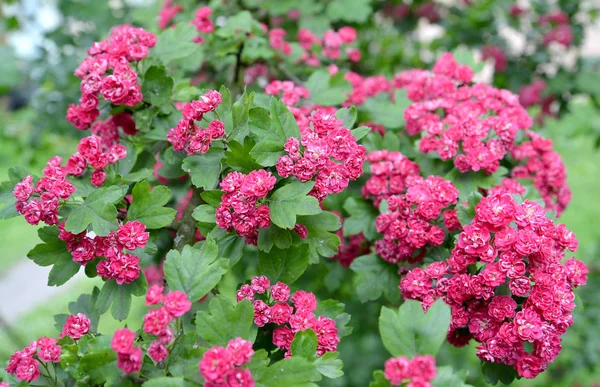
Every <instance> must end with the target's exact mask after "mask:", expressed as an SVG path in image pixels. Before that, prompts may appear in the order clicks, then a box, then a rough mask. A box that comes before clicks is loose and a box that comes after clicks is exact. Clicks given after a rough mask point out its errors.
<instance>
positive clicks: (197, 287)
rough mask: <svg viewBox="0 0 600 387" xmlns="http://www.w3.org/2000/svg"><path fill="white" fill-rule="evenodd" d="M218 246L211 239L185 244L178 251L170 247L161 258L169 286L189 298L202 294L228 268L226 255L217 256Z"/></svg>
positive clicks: (196, 297) (214, 283)
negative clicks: (194, 246) (197, 243)
mask: <svg viewBox="0 0 600 387" xmlns="http://www.w3.org/2000/svg"><path fill="white" fill-rule="evenodd" d="M218 254H219V250H218V248H217V244H216V243H215V241H214V240H213V239H207V240H206V241H204V242H203V243H202V244H201V247H200V248H193V247H191V246H185V247H184V248H183V251H182V252H181V253H180V252H178V251H177V250H171V251H169V253H168V254H167V258H166V260H165V277H166V278H167V283H168V284H169V287H171V289H175V290H181V291H182V292H185V293H186V294H187V295H188V298H189V299H190V300H191V301H196V300H199V299H200V298H202V297H203V296H205V295H206V294H207V293H208V292H210V291H211V289H212V288H214V287H215V286H216V285H217V284H218V283H219V281H220V280H221V277H223V274H225V273H226V272H227V270H229V262H228V260H227V259H226V258H217V257H218Z"/></svg>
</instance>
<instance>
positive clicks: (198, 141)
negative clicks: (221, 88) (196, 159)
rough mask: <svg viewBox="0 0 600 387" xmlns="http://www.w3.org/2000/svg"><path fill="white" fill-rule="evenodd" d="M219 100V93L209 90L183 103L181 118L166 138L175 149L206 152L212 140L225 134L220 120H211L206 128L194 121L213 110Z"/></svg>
mask: <svg viewBox="0 0 600 387" xmlns="http://www.w3.org/2000/svg"><path fill="white" fill-rule="evenodd" d="M221 102H223V98H222V97H221V93H219V92H218V91H216V90H210V91H208V92H207V93H205V94H204V95H202V96H201V97H200V99H199V100H195V101H192V102H190V103H186V104H185V105H183V109H182V115H183V118H182V119H181V120H179V122H178V123H177V126H176V127H174V128H171V129H170V130H169V134H168V135H167V140H168V141H169V142H170V143H171V144H173V149H174V150H175V151H177V152H182V151H186V152H187V154H188V155H193V154H196V153H206V152H208V149H209V148H210V144H211V142H212V141H213V140H216V139H219V138H221V137H223V136H224V135H225V125H224V124H223V122H222V121H220V120H212V121H211V122H209V124H208V127H207V128H206V129H203V128H201V127H199V126H198V125H196V122H195V121H200V120H202V119H203V118H204V114H206V113H209V112H212V111H214V110H215V109H216V108H217V107H218V106H219V105H220V104H221Z"/></svg>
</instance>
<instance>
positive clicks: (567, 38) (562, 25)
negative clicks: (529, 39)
mask: <svg viewBox="0 0 600 387" xmlns="http://www.w3.org/2000/svg"><path fill="white" fill-rule="evenodd" d="M538 23H539V24H540V25H542V26H546V25H550V26H551V28H552V29H551V30H549V31H548V32H546V34H545V35H544V40H543V41H542V44H543V45H544V46H548V45H549V44H550V43H553V42H555V43H558V44H560V45H562V46H565V47H568V46H570V45H571V43H572V42H573V30H572V29H571V26H570V22H569V16H568V15H567V14H566V13H564V12H561V11H551V12H548V13H547V14H545V15H542V16H540V18H539V20H538Z"/></svg>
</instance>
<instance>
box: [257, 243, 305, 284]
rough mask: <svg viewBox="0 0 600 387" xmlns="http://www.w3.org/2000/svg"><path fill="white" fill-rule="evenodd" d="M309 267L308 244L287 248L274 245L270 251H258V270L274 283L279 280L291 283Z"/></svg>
mask: <svg viewBox="0 0 600 387" xmlns="http://www.w3.org/2000/svg"><path fill="white" fill-rule="evenodd" d="M307 267H308V245H305V244H302V245H297V246H292V247H291V248H289V249H286V250H280V249H278V248H277V247H273V248H272V249H271V252H270V253H265V252H264V251H259V252H258V271H259V272H260V273H261V274H263V275H266V276H267V277H268V278H269V279H270V280H271V282H272V283H275V282H277V281H281V282H285V283H286V284H291V283H293V282H294V281H296V280H297V279H298V278H299V277H300V276H301V275H302V274H303V273H304V272H305V271H306V268H307Z"/></svg>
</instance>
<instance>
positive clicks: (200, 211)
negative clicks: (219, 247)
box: [192, 204, 216, 223]
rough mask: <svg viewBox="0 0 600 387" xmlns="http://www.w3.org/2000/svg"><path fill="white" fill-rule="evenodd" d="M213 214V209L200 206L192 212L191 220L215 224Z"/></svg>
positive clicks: (204, 205)
mask: <svg viewBox="0 0 600 387" xmlns="http://www.w3.org/2000/svg"><path fill="white" fill-rule="evenodd" d="M215 213H216V212H215V208H214V207H213V206H211V205H210V204H201V205H199V206H198V207H196V209H194V212H192V218H194V219H196V220H197V221H198V222H202V223H216V220H215Z"/></svg>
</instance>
